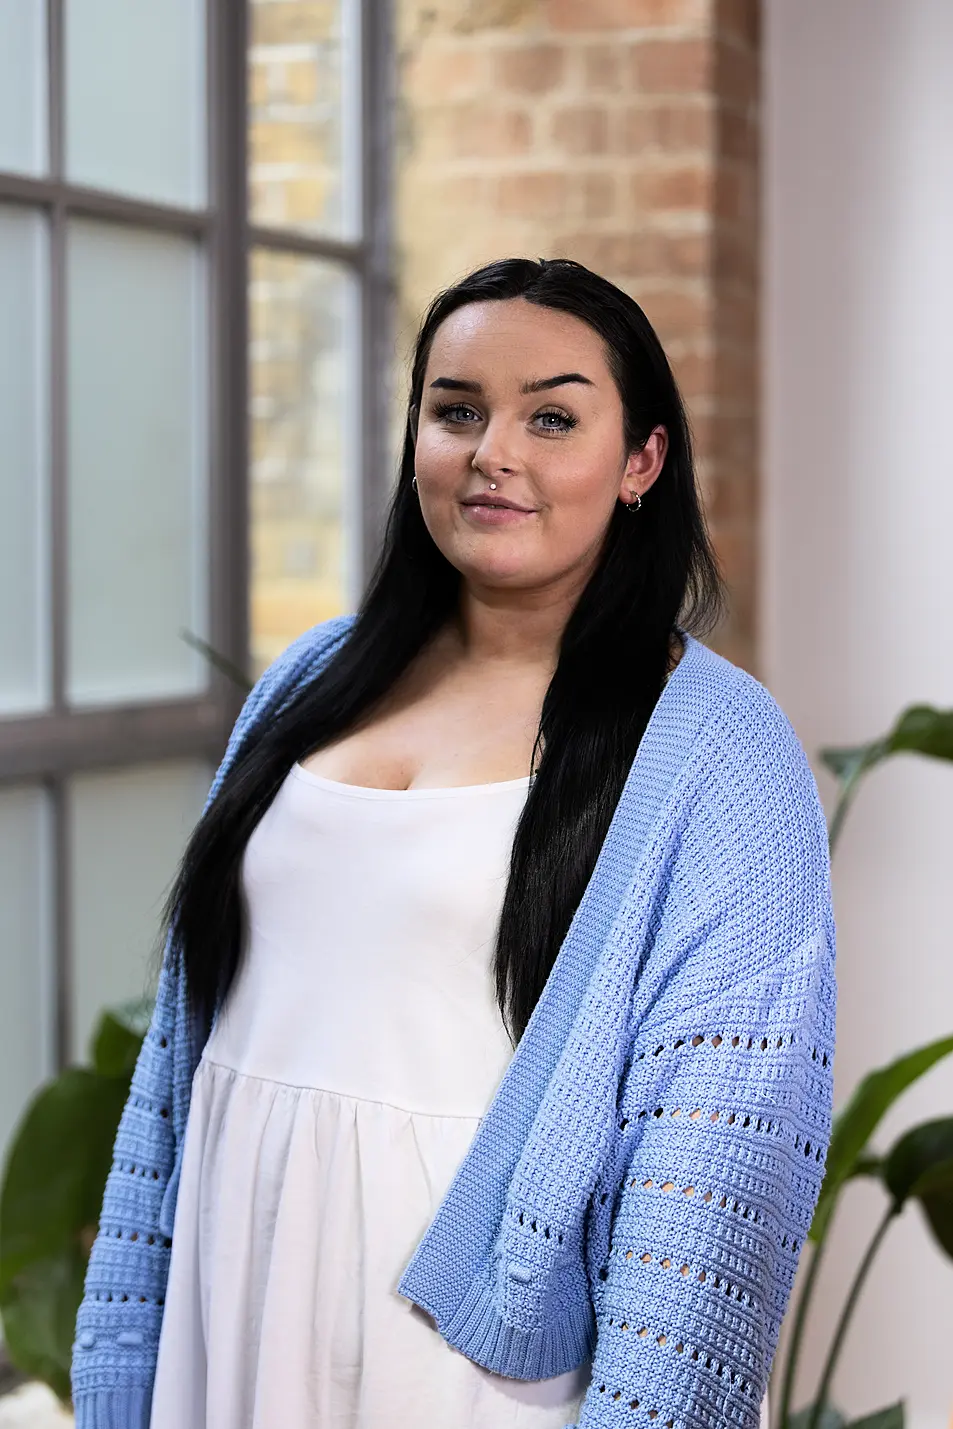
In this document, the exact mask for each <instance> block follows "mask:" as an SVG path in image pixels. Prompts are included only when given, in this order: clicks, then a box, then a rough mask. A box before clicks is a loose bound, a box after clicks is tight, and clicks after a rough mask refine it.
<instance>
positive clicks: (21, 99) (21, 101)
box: [0, 0, 47, 174]
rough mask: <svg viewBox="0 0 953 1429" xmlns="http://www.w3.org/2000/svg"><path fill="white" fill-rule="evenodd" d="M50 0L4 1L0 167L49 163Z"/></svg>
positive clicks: (0, 16) (35, 170)
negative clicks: (48, 22)
mask: <svg viewBox="0 0 953 1429" xmlns="http://www.w3.org/2000/svg"><path fill="white" fill-rule="evenodd" d="M46 63H47V61H46V5H45V4H44V3H41V0H2V3H0V169H8V170H9V169H12V170H13V171H14V172H15V173H21V174H39V173H42V172H44V171H45V169H46V165H47V123H46Z"/></svg>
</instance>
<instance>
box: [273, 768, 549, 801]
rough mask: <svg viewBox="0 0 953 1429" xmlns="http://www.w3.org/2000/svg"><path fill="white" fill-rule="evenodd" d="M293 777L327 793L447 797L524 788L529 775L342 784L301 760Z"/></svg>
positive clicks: (364, 796) (363, 796)
mask: <svg viewBox="0 0 953 1429" xmlns="http://www.w3.org/2000/svg"><path fill="white" fill-rule="evenodd" d="M291 772H292V774H294V775H295V777H296V778H298V779H301V780H303V781H304V782H305V783H307V784H313V785H316V786H317V787H318V788H321V789H326V790H327V791H328V792H329V793H331V794H340V795H343V796H344V797H346V798H357V799H382V800H394V801H396V800H404V799H447V798H452V797H454V796H457V795H462V796H469V797H471V798H472V797H473V796H474V795H476V794H497V793H502V792H503V791H504V790H516V789H528V788H529V785H530V783H531V780H532V777H533V776H532V775H530V774H524V775H523V776H522V777H521V778H520V779H501V780H497V781H496V782H494V783H490V784H452V785H448V786H446V787H437V788H426V787H424V788H419V789H379V788H377V787H376V786H373V785H369V784H346V783H344V782H343V781H341V780H339V779H328V778H326V777H325V775H323V774H315V773H314V772H313V771H312V770H310V769H305V768H304V766H303V765H302V764H294V765H293V766H292V770H291Z"/></svg>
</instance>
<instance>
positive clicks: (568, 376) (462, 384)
mask: <svg viewBox="0 0 953 1429" xmlns="http://www.w3.org/2000/svg"><path fill="white" fill-rule="evenodd" d="M566 382H581V383H583V384H584V385H585V386H586V387H595V385H596V384H595V383H594V382H593V381H592V380H591V378H589V377H583V375H582V373H581V372H562V373H560V375H559V376H558V377H540V378H539V379H538V380H537V381H536V382H523V383H521V384H520V391H521V392H522V393H523V395H524V396H528V395H529V393H530V392H547V391H549V389H550V388H551V387H562V386H563V384H564V383H566ZM430 385H431V387H444V388H448V389H449V390H450V391H453V392H474V393H477V394H479V393H481V392H482V391H483V388H482V387H481V386H480V383H479V382H467V381H466V380H465V379H464V378H463V377H437V378H435V379H434V381H433V382H431V384H430Z"/></svg>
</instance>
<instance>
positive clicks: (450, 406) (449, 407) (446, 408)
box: [433, 402, 577, 432]
mask: <svg viewBox="0 0 953 1429" xmlns="http://www.w3.org/2000/svg"><path fill="white" fill-rule="evenodd" d="M473 410H474V408H473V407H471V406H470V404H469V403H468V402H438V403H436V404H435V406H434V409H433V411H434V416H436V417H441V418H443V417H449V416H450V414H451V412H472V411H473ZM536 417H558V418H559V420H560V422H562V423H563V425H562V426H561V427H557V426H549V425H546V426H544V428H543V430H544V431H548V432H571V431H572V429H573V427H575V426H576V425H577V419H576V418H575V417H570V416H569V414H568V413H567V412H559V411H557V410H556V409H555V408H552V407H547V408H546V410H545V411H542V412H537V413H536Z"/></svg>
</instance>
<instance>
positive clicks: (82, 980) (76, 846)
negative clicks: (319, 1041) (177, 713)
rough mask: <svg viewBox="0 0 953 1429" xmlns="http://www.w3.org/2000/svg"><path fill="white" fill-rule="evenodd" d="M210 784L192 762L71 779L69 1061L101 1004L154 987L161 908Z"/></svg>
mask: <svg viewBox="0 0 953 1429" xmlns="http://www.w3.org/2000/svg"><path fill="white" fill-rule="evenodd" d="M209 782H210V776H209V771H208V769H207V768H206V766H205V765H204V764H201V763H198V762H192V761H188V762H186V761H179V762H176V763H168V764H166V763H164V764H150V765H141V766H140V767H139V768H136V769H121V770H110V771H107V772H105V773H96V774H81V775H77V776H76V777H75V778H74V779H73V780H72V782H71V785H70V789H69V801H68V803H69V833H70V855H71V856H70V888H71V899H72V917H73V927H72V953H73V967H72V977H71V983H72V1005H71V1009H70V1030H71V1043H72V1047H71V1052H72V1055H73V1057H76V1058H83V1057H85V1055H86V1048H87V1044H88V1042H89V1034H90V1032H91V1031H92V1030H93V1028H94V1026H95V1025H96V1021H97V1019H98V1017H99V1014H100V1012H101V1011H102V1009H103V1008H104V1007H111V1006H115V1004H116V1003H120V1002H126V1001H129V1000H131V999H132V998H138V997H141V996H142V995H143V993H144V992H151V991H153V990H154V989H153V985H152V982H151V972H152V964H151V958H152V953H153V951H154V949H155V948H156V947H157V946H158V943H159V920H160V914H161V908H162V902H163V899H164V898H165V896H166V893H167V892H168V889H169V886H170V884H171V882H172V879H173V877H174V876H175V869H176V865H177V863H178V860H179V857H180V855H181V853H182V850H183V848H184V847H185V843H186V840H187V838H188V835H189V833H190V831H191V829H192V826H193V825H194V823H195V821H196V820H197V818H198V817H199V815H200V813H201V812H202V804H203V802H204V799H205V795H206V793H207V792H208V786H209Z"/></svg>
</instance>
